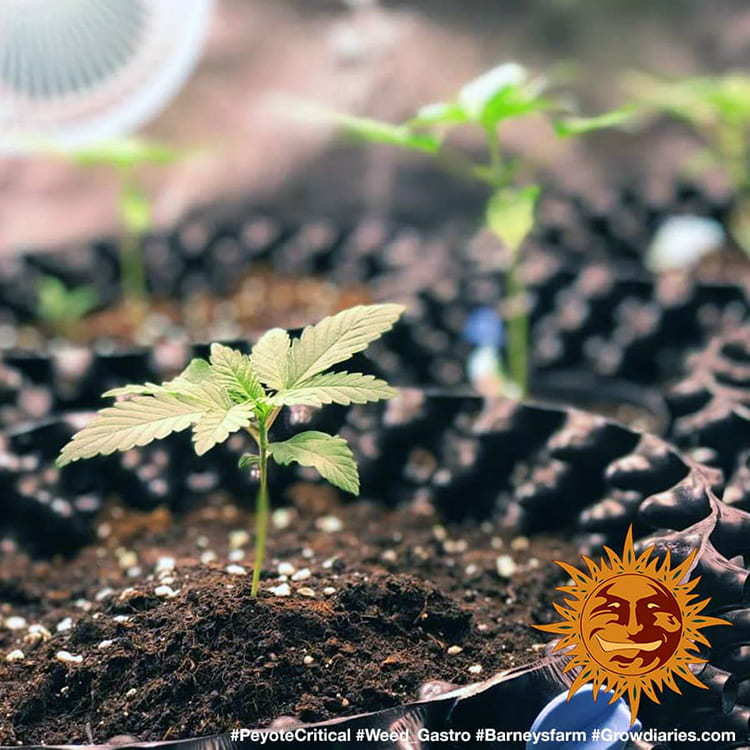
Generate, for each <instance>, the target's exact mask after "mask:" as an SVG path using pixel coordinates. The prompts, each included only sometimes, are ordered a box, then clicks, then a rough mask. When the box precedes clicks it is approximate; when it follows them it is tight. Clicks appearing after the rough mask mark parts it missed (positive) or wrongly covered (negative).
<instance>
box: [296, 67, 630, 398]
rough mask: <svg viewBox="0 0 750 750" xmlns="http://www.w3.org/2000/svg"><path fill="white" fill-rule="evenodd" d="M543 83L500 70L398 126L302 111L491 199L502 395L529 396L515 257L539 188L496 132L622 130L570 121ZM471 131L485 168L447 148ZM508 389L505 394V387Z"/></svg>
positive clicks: (595, 120) (620, 115)
mask: <svg viewBox="0 0 750 750" xmlns="http://www.w3.org/2000/svg"><path fill="white" fill-rule="evenodd" d="M546 89H547V82H546V80H545V79H544V78H541V77H540V78H532V77H531V76H530V75H529V73H528V71H527V70H526V69H525V68H524V67H523V66H521V65H519V64H517V63H506V64H504V65H500V66H498V67H496V68H494V69H492V70H490V71H488V72H486V73H484V74H483V75H481V76H479V77H478V78H476V79H475V80H473V81H471V82H470V83H468V84H466V85H465V86H464V87H463V88H462V89H461V90H460V91H459V93H458V95H457V96H456V97H455V98H454V99H453V100H451V101H447V102H439V103H436V104H429V105H427V106H425V107H422V108H421V109H420V110H419V111H418V112H417V113H416V115H415V116H414V117H412V118H411V119H410V120H407V121H406V122H405V123H403V124H400V125H393V124H390V123H387V122H381V121H378V120H373V119H368V118H362V117H352V116H349V115H342V114H330V113H327V112H320V110H316V109H314V108H313V109H312V110H309V111H310V114H312V115H314V116H318V117H319V116H321V115H322V116H323V117H324V118H325V119H327V120H330V121H333V122H334V124H336V125H338V126H339V127H340V128H341V129H342V130H343V131H344V132H345V133H347V134H350V135H352V136H354V137H356V138H359V139H361V140H365V141H370V142H378V143H385V144H390V145H393V146H399V147H401V148H405V149H409V150H411V151H417V152H422V153H425V154H428V155H431V156H433V157H434V158H435V159H436V160H437V161H438V162H439V163H440V164H442V165H443V166H445V168H446V169H448V170H449V171H451V172H454V173H456V174H457V175H459V176H462V177H467V178H469V179H472V180H478V181H479V182H481V183H482V184H484V185H486V186H487V187H488V188H489V189H490V191H491V194H490V197H489V200H488V201H487V206H486V212H485V224H486V226H487V227H488V228H489V229H490V230H491V231H492V232H493V233H494V234H495V235H496V236H497V237H498V238H499V239H500V240H501V241H502V242H503V244H504V245H505V246H506V248H507V249H508V251H509V252H510V259H509V263H508V266H507V274H506V289H505V295H504V297H505V304H504V307H505V310H504V313H503V317H504V320H505V324H506V330H507V336H506V360H507V362H506V366H505V367H504V368H503V369H504V371H505V372H507V373H508V376H509V378H510V384H508V383H507V382H506V383H505V390H506V392H507V394H508V395H513V396H517V395H521V396H523V395H525V393H526V392H527V390H528V369H529V364H528V336H529V332H528V327H529V324H528V310H527V301H526V293H525V288H524V284H523V280H522V278H521V274H520V259H521V256H520V250H521V246H522V245H523V243H524V241H525V239H526V237H527V235H528V234H529V232H530V231H531V230H532V229H533V226H534V220H535V219H534V213H535V208H536V203H537V200H538V198H539V193H540V190H539V187H538V186H537V185H533V184H527V185H522V184H519V183H520V182H522V179H521V176H520V167H521V166H522V165H521V164H520V162H519V160H518V159H515V158H513V157H511V156H510V155H508V154H506V153H503V149H502V145H501V141H500V126H501V125H503V124H504V123H506V122H508V121H510V120H514V119H517V118H519V117H524V116H526V115H530V114H532V113H545V114H546V115H547V117H548V118H549V120H550V121H551V123H552V125H553V127H554V129H555V131H556V132H557V134H558V135H559V136H560V137H570V136H578V135H582V134H584V133H589V132H592V131H594V130H598V129H600V128H605V127H613V126H617V125H620V124H622V123H623V122H624V121H625V120H627V119H628V118H629V116H630V113H629V112H628V111H626V110H615V111H612V112H607V113H605V114H602V115H598V116H596V117H590V118H585V117H570V116H568V115H566V114H565V113H566V111H567V108H566V106H565V105H563V104H562V103H561V102H560V101H558V100H554V99H552V98H549V97H548V96H547V95H546V93H545V91H546ZM467 125H468V126H474V127H476V128H478V129H479V130H480V131H481V132H482V134H483V137H484V140H485V142H486V148H487V162H486V163H476V162H475V161H474V159H473V158H472V157H471V156H470V155H468V154H466V153H463V152H461V151H459V150H457V149H456V148H454V147H452V146H450V145H449V144H448V142H447V136H448V135H449V133H450V132H451V131H452V130H453V129H455V128H457V127H462V126H467ZM508 385H510V387H508Z"/></svg>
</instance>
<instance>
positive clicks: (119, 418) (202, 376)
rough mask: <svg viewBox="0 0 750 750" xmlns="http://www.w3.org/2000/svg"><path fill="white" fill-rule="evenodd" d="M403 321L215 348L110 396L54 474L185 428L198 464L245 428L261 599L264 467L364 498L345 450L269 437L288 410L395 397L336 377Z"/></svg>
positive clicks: (335, 440)
mask: <svg viewBox="0 0 750 750" xmlns="http://www.w3.org/2000/svg"><path fill="white" fill-rule="evenodd" d="M402 312H403V307H401V306H400V305H392V304H385V305H360V306H358V307H352V308H350V309H348V310H344V311H343V312H340V313H338V314H337V315H333V316H331V317H328V318H324V319H323V320H322V321H321V322H320V323H318V324H317V325H314V326H308V327H307V328H305V329H304V330H303V331H302V334H301V336H300V337H299V338H297V339H294V340H292V339H291V338H290V337H289V334H288V333H287V332H286V331H284V330H282V329H280V328H274V329H272V330H270V331H268V332H267V333H266V334H264V335H263V336H262V337H261V338H260V340H259V341H258V343H257V344H255V346H254V347H253V349H252V351H251V353H250V355H249V356H248V355H245V354H242V353H241V352H238V351H236V350H234V349H230V348H229V347H226V346H223V345H221V344H213V345H212V346H211V354H210V359H209V360H208V361H207V360H204V359H194V360H193V361H192V362H191V363H190V364H189V365H188V367H187V368H186V369H185V370H184V371H183V372H182V373H181V374H180V375H179V376H178V377H176V378H175V379H174V380H171V381H169V382H166V383H162V384H161V385H155V384H153V383H146V384H144V385H127V386H124V387H122V388H115V389H114V390H110V391H107V392H106V393H105V394H104V396H109V397H122V398H123V400H120V401H117V402H116V403H115V404H114V405H113V406H110V407H107V408H105V409H102V410H101V411H100V412H98V414H97V415H96V416H95V417H94V419H93V420H92V421H91V422H90V423H89V424H88V425H87V426H86V427H84V428H83V429H82V430H81V431H80V432H78V433H76V434H75V435H74V436H73V438H72V439H71V441H70V442H69V443H68V444H67V445H66V446H65V447H64V448H63V449H62V452H61V453H60V456H59V458H58V460H57V465H58V466H65V465H66V464H68V463H70V462H71V461H78V460H79V459H82V458H92V457H93V456H97V455H104V456H107V455H110V454H111V453H114V452H115V451H118V450H119V451H126V450H130V449H131V448H133V447H135V446H143V445H147V444H148V443H150V442H152V441H153V440H157V439H160V438H164V437H166V436H167V435H169V434H170V433H173V432H180V431H181V430H185V429H187V428H188V427H192V430H193V447H194V449H195V452H196V453H197V454H198V455H199V456H200V455H203V454H204V453H206V452H207V451H208V450H210V449H211V448H213V447H214V446H215V445H217V444H218V443H222V442H224V441H225V440H226V439H227V438H228V437H229V435H230V434H231V433H233V432H236V431H238V430H241V429H244V430H245V431H247V432H248V433H249V434H250V435H251V436H252V438H253V440H254V441H255V444H256V446H257V452H256V453H246V454H245V455H243V456H242V458H241V459H240V467H241V468H257V470H258V473H259V479H260V486H259V489H258V494H257V498H256V547H255V567H254V569H253V582H252V595H253V596H255V595H257V593H258V587H259V584H260V573H261V568H262V566H263V560H264V557H265V549H266V531H267V528H268V515H269V499H268V462H269V460H271V459H272V460H274V461H275V462H276V463H277V464H281V465H288V464H290V463H292V462H293V461H296V462H297V463H299V464H301V465H302V466H311V467H313V468H315V469H317V471H318V472H319V473H320V475H321V476H322V477H323V478H324V479H326V480H328V481H329V482H330V483H331V484H333V485H335V486H336V487H340V488H341V489H343V490H345V491H346V492H351V493H352V494H355V495H356V494H358V493H359V473H358V471H357V464H356V463H355V460H354V456H353V455H352V452H351V449H350V448H349V446H348V445H347V443H346V441H345V440H344V439H343V438H341V437H338V436H332V435H328V434H326V433H324V432H317V431H315V430H309V431H307V432H300V433H298V434H296V435H294V436H293V437H291V438H289V439H288V440H284V441H282V442H272V441H271V440H270V437H269V430H270V429H271V427H272V425H273V423H274V422H275V420H276V418H277V417H278V416H279V413H280V412H281V410H282V409H284V408H285V407H288V406H294V405H298V404H299V405H307V406H314V407H319V406H322V405H323V404H343V405H345V406H346V405H349V404H352V403H354V404H362V403H365V402H367V401H379V400H381V399H387V398H391V397H393V396H395V395H396V391H395V390H394V389H393V388H391V387H390V386H389V385H388V384H387V383H386V382H385V381H384V380H379V379H378V378H375V377H373V376H372V375H363V374H361V373H348V372H336V371H331V370H330V368H331V367H333V366H334V365H336V364H338V363H340V362H344V361H346V360H347V359H350V358H351V356H352V355H353V354H356V353H357V352H361V351H362V350H364V349H366V348H367V346H368V344H369V343H370V342H371V341H374V340H375V339H377V338H379V337H380V336H381V335H382V334H383V333H385V331H387V330H389V329H390V328H391V327H392V326H393V324H394V323H395V322H396V320H397V319H398V318H399V316H400V315H401V313H402Z"/></svg>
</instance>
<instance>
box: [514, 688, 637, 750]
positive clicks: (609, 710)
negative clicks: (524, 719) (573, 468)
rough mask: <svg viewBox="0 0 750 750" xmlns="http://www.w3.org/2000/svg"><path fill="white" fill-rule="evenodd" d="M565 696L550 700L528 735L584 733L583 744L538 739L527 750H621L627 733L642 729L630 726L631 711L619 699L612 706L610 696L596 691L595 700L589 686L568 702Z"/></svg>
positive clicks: (529, 743) (580, 742) (558, 739)
mask: <svg viewBox="0 0 750 750" xmlns="http://www.w3.org/2000/svg"><path fill="white" fill-rule="evenodd" d="M567 697H568V693H567V692H565V693H560V695H558V696H556V697H555V698H553V699H552V700H551V701H550V702H549V703H548V704H547V705H546V706H545V707H544V708H543V709H542V710H541V711H540V712H539V715H538V716H537V717H536V719H534V723H533V724H532V725H531V732H532V733H533V732H552V731H553V730H554V731H555V732H557V733H560V732H573V731H579V732H585V734H586V739H585V740H584V741H576V740H572V741H571V740H568V741H564V740H563V738H562V736H559V738H555V737H554V736H553V735H552V734H550V735H548V739H543V738H542V737H539V736H537V738H536V739H535V738H534V735H533V734H532V737H531V738H530V739H529V741H528V742H527V743H526V750H532V749H533V750H540V749H541V748H543V749H544V750H623V748H624V747H625V746H626V745H627V743H628V740H627V739H625V738H624V735H625V733H626V732H637V731H640V729H641V723H640V721H637V720H636V722H635V724H634V725H633V726H632V727H631V726H630V708H629V706H628V704H627V703H626V702H625V701H624V700H623V699H622V698H619V699H618V700H616V701H615V702H614V703H610V702H609V700H610V698H611V697H612V693H608V692H605V691H603V690H600V691H599V695H598V696H597V699H596V700H594V695H593V688H592V686H591V685H584V686H583V687H582V688H581V689H580V690H578V691H577V692H576V694H575V695H574V696H573V697H572V698H571V699H570V700H569V701H568V700H567Z"/></svg>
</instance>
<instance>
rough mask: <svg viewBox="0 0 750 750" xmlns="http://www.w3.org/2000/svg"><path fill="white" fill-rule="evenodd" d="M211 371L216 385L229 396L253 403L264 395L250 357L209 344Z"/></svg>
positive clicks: (228, 348)
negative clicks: (221, 387)
mask: <svg viewBox="0 0 750 750" xmlns="http://www.w3.org/2000/svg"><path fill="white" fill-rule="evenodd" d="M211 370H212V373H213V377H214V380H215V382H216V383H218V384H219V385H221V386H223V387H224V388H226V389H227V390H228V391H229V392H230V394H232V395H236V396H239V397H240V398H242V399H250V400H251V401H253V402H255V401H258V400H259V399H262V398H263V397H264V396H265V395H266V394H265V391H264V390H263V386H262V385H261V384H260V381H259V380H258V376H257V375H256V374H255V372H254V371H253V366H252V363H251V361H250V357H248V356H247V355H246V354H243V353H242V352H238V351H237V350H236V349H231V348H230V347H228V346H224V345H222V344H211Z"/></svg>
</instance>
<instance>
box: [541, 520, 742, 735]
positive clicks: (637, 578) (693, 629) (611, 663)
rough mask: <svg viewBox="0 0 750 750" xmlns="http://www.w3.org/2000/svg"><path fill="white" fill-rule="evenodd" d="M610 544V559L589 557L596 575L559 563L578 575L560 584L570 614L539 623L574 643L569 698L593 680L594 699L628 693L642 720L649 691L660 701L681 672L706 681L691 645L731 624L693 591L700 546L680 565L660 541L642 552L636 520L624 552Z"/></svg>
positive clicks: (563, 642) (561, 608)
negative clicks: (659, 548)
mask: <svg viewBox="0 0 750 750" xmlns="http://www.w3.org/2000/svg"><path fill="white" fill-rule="evenodd" d="M604 551H605V552H606V553H607V557H608V558H609V559H608V560H604V559H603V558H602V559H600V560H599V562H598V563H596V562H594V561H593V560H591V559H590V558H588V557H585V556H583V557H582V559H583V561H584V563H585V564H586V567H587V568H588V574H587V573H584V572H582V571H580V570H578V569H577V568H574V567H573V566H572V565H568V564H567V563H564V562H559V561H558V562H557V565H559V566H560V567H561V568H562V569H563V570H565V572H566V573H568V575H570V577H571V579H572V580H573V584H572V585H571V586H560V587H558V589H557V590H558V591H562V592H563V593H565V594H568V595H569V597H570V598H565V599H564V600H563V604H557V603H555V604H554V607H555V610H556V611H557V612H558V614H560V615H561V616H562V618H563V619H562V620H560V621H559V622H554V623H552V624H550V625H535V626H534V627H535V628H537V629H538V630H544V631H545V632H547V633H555V634H557V635H559V636H562V637H561V638H560V640H559V642H558V643H557V644H556V645H555V651H561V650H563V649H567V650H568V652H567V654H566V655H567V656H568V657H569V661H568V663H567V664H566V666H565V670H564V671H565V672H569V671H573V670H576V671H577V674H576V675H575V678H574V680H573V684H572V685H571V686H570V689H569V691H568V699H570V697H571V696H572V695H573V694H574V693H575V692H576V691H577V690H578V689H579V688H581V687H582V686H583V685H585V684H586V683H589V682H590V683H592V686H593V695H594V699H596V696H597V695H598V692H599V690H600V688H602V687H604V688H605V689H606V690H607V691H612V693H613V695H612V697H611V699H610V701H609V702H610V703H614V702H615V701H616V700H617V699H618V698H621V697H622V696H624V695H625V694H627V699H628V703H629V704H630V720H631V723H635V719H636V717H637V715H638V706H639V705H640V700H641V693H645V694H646V696H647V697H648V698H650V699H651V700H652V701H654V702H655V703H659V698H658V696H657V690H658V691H661V690H663V688H664V686H666V687H668V688H669V689H670V690H674V691H675V692H677V693H679V692H680V688H679V686H678V685H677V682H676V681H675V677H681V678H682V679H683V680H686V681H687V682H689V683H691V684H692V685H696V686H698V687H702V688H705V685H704V684H703V683H702V682H701V681H700V680H699V679H698V678H697V677H696V676H695V675H694V674H693V672H692V671H691V670H690V666H691V665H694V664H703V663H705V659H701V658H700V657H698V656H696V655H695V654H694V653H691V652H693V651H697V650H698V644H704V645H706V646H708V645H710V644H709V642H708V640H707V639H706V637H705V635H703V633H701V632H700V631H701V630H702V629H703V628H707V627H711V626H713V625H729V624H730V623H728V622H727V621H726V620H722V619H719V618H718V617H707V616H704V615H701V614H700V613H701V612H702V611H703V610H704V609H705V608H706V606H707V605H708V603H709V601H710V599H703V600H701V601H695V599H697V598H698V596H697V594H693V593H691V592H692V591H693V589H694V588H695V586H696V585H697V583H698V581H699V580H700V578H693V579H692V580H688V575H689V572H690V567H691V565H692V563H693V560H694V559H695V556H696V554H697V550H693V552H692V553H691V554H690V556H689V557H688V558H687V559H686V560H685V561H684V562H682V563H680V564H679V565H676V566H675V567H674V568H672V567H671V560H670V555H669V551H668V550H667V553H666V555H665V557H664V560H663V561H662V562H661V564H660V563H659V560H658V559H657V558H655V557H652V553H653V551H654V548H653V547H648V548H647V549H646V550H645V551H643V552H642V553H641V554H640V555H638V556H636V552H635V549H634V547H633V529H632V527H631V528H630V529H628V533H627V536H626V537H625V547H624V549H623V553H622V555H621V556H620V555H618V554H617V553H616V552H614V551H613V550H611V549H610V548H609V547H604Z"/></svg>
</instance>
